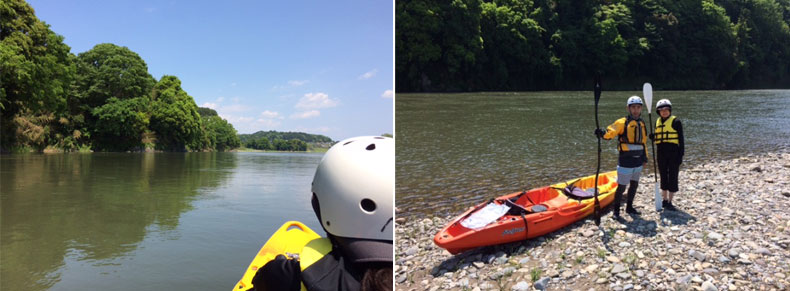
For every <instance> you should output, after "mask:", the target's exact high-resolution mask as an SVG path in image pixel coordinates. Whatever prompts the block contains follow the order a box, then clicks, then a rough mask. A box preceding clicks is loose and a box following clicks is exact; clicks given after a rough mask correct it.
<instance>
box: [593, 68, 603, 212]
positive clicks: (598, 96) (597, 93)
mask: <svg viewBox="0 0 790 291" xmlns="http://www.w3.org/2000/svg"><path fill="white" fill-rule="evenodd" d="M594 92H595V128H596V129H600V128H601V127H600V126H599V125H598V100H601V76H598V75H596V76H595V89H594ZM596 137H598V167H597V168H596V169H595V185H594V186H593V187H595V210H594V211H593V212H594V213H595V225H601V204H600V203H598V173H600V172H601V137H600V136H598V135H596Z"/></svg>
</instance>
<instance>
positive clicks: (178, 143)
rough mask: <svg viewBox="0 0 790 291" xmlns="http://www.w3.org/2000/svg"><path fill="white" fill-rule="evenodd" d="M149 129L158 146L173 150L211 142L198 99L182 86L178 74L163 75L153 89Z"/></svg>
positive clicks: (193, 147) (200, 146) (194, 147)
mask: <svg viewBox="0 0 790 291" xmlns="http://www.w3.org/2000/svg"><path fill="white" fill-rule="evenodd" d="M151 100H152V101H151V102H152V106H151V123H150V129H151V130H153V131H154V132H155V133H156V139H157V145H156V146H157V148H159V149H163V150H170V151H185V150H200V149H203V148H206V147H207V146H208V145H209V140H208V137H207V136H206V134H205V132H204V131H203V130H202V121H201V119H200V115H199V114H198V109H197V105H196V104H195V100H194V99H192V97H191V96H189V95H188V94H187V92H186V91H184V90H183V89H181V81H180V80H179V79H178V78H177V77H175V76H167V75H166V76H163V77H162V79H161V80H159V82H158V83H156V85H154V88H153V90H152V91H151Z"/></svg>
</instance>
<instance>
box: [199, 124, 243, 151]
mask: <svg viewBox="0 0 790 291" xmlns="http://www.w3.org/2000/svg"><path fill="white" fill-rule="evenodd" d="M203 125H204V126H205V128H206V136H207V137H208V139H209V142H210V144H209V145H210V146H209V147H210V148H213V149H215V150H218V151H226V150H230V149H234V148H238V147H239V146H241V141H240V140H239V136H238V135H237V134H236V129H234V128H233V125H231V124H230V123H228V121H226V120H225V119H222V118H221V117H219V116H216V115H211V116H206V117H203Z"/></svg>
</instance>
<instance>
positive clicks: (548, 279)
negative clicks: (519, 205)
mask: <svg viewBox="0 0 790 291" xmlns="http://www.w3.org/2000/svg"><path fill="white" fill-rule="evenodd" d="M685 166H687V165H683V166H681V172H680V191H679V192H678V194H677V195H676V196H675V198H674V199H673V200H674V203H673V204H675V205H676V206H677V207H678V211H667V210H664V211H662V212H656V211H655V209H654V205H653V185H654V178H653V175H652V174H646V175H643V176H642V177H641V180H640V187H639V191H638V192H637V196H636V199H635V202H634V203H635V204H636V206H637V209H638V210H640V211H641V215H640V216H629V215H624V218H625V220H624V221H623V222H617V221H616V220H614V219H612V215H611V210H610V209H606V210H605V211H604V212H603V214H602V219H601V221H602V223H601V226H600V228H599V227H596V226H595V223H594V222H593V218H592V216H589V217H587V218H586V219H583V220H581V221H578V222H576V223H573V224H571V225H569V226H567V227H565V228H562V229H560V230H558V231H556V232H554V233H550V234H547V235H545V236H543V237H539V238H537V239H531V240H527V241H523V242H516V243H510V244H504V245H497V246H489V247H482V248H478V249H475V250H471V251H467V252H464V253H460V254H457V255H451V254H450V253H449V252H447V251H446V250H444V249H442V248H439V247H437V246H436V245H435V244H434V243H433V237H434V235H435V234H436V233H437V232H438V231H439V230H441V228H442V227H444V225H446V224H447V223H448V222H449V221H451V219H453V218H454V217H427V218H426V217H423V218H419V217H418V216H412V217H408V218H399V219H396V223H397V225H396V230H395V236H396V242H395V243H396V245H397V247H396V252H395V260H396V262H395V269H394V271H395V282H396V285H395V287H396V289H398V290H431V291H433V290H438V289H442V290H444V289H447V290H534V289H538V290H543V289H551V290H643V289H645V290H652V289H660V290H664V289H672V290H687V289H688V290H706V291H708V290H787V289H788V288H790V249H789V248H788V247H790V150H782V151H778V152H773V153H765V154H759V155H756V154H747V155H744V156H742V157H739V158H734V159H730V160H724V161H718V162H713V161H711V162H709V163H705V164H698V165H693V166H691V167H689V168H684V167H685ZM501 194H504V193H492V197H493V196H498V195H501ZM470 206H471V205H470ZM396 212H397V210H396ZM458 214H460V213H458ZM458 214H456V215H458Z"/></svg>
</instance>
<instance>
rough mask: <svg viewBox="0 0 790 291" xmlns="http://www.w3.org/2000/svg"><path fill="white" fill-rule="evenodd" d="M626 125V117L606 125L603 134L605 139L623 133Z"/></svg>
mask: <svg viewBox="0 0 790 291" xmlns="http://www.w3.org/2000/svg"><path fill="white" fill-rule="evenodd" d="M624 127H625V118H621V119H618V120H617V121H615V122H614V123H612V124H610V125H609V126H608V127H606V133H605V134H604V135H603V139H605V140H610V139H612V138H614V137H616V136H618V135H620V134H622V133H623V128H624Z"/></svg>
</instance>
